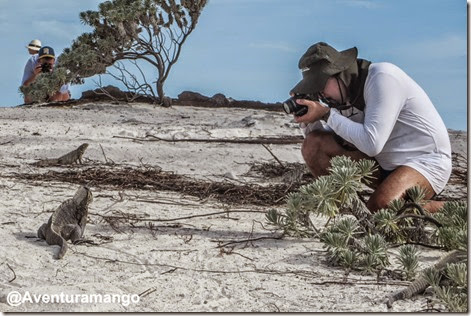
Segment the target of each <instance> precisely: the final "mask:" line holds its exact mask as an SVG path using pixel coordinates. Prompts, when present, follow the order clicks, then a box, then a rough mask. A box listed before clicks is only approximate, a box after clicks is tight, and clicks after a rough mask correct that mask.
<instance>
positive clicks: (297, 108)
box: [283, 94, 311, 116]
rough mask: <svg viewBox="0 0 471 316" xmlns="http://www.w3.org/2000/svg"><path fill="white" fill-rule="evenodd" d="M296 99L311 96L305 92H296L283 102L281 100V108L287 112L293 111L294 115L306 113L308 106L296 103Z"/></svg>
mask: <svg viewBox="0 0 471 316" xmlns="http://www.w3.org/2000/svg"><path fill="white" fill-rule="evenodd" d="M298 99H307V100H311V98H310V97H309V96H308V95H307V94H296V95H294V96H293V97H291V98H289V99H288V100H286V101H285V102H283V110H284V111H285V112H286V113H287V114H291V113H294V115H296V116H303V115H304V114H306V113H307V110H308V107H307V106H305V105H301V104H298V103H296V100H298Z"/></svg>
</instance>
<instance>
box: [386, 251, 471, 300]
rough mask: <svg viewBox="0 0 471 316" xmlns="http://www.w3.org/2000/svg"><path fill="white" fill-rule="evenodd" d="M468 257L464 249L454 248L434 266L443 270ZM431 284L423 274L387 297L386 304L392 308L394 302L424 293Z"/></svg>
mask: <svg viewBox="0 0 471 316" xmlns="http://www.w3.org/2000/svg"><path fill="white" fill-rule="evenodd" d="M466 258H467V254H466V252H465V251H462V250H453V251H450V252H449V253H447V254H446V255H445V256H444V257H443V258H441V259H440V260H439V261H438V262H437V263H436V264H435V265H434V266H433V267H432V268H433V269H435V270H438V271H441V270H443V269H444V268H445V267H446V265H447V264H449V263H457V262H460V261H462V260H465V259H466ZM429 285H430V284H429V283H428V281H427V280H426V278H425V277H424V275H423V274H422V275H421V276H419V277H418V278H417V279H416V280H414V282H412V283H411V284H410V285H409V286H408V287H406V288H405V289H402V290H400V291H398V292H396V293H394V294H392V295H390V296H389V297H388V298H387V299H386V302H385V303H386V305H387V306H388V308H391V306H392V304H393V303H394V302H395V301H398V300H405V299H408V298H411V297H412V296H414V295H417V294H419V293H422V292H423V291H425V289H426V288H427V287H428V286H429Z"/></svg>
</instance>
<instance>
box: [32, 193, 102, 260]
mask: <svg viewBox="0 0 471 316" xmlns="http://www.w3.org/2000/svg"><path fill="white" fill-rule="evenodd" d="M92 200H93V196H92V192H91V191H90V189H89V188H87V187H84V186H82V187H80V188H79V189H78V190H77V192H76V193H75V195H74V197H73V198H71V199H68V200H66V201H64V202H62V204H61V205H60V206H59V207H58V208H57V209H56V210H55V211H54V213H53V214H52V215H51V217H50V218H49V221H48V222H47V224H43V225H42V226H41V227H40V228H39V229H38V237H39V238H41V239H45V240H46V242H47V243H48V244H49V245H59V246H60V247H61V249H60V250H59V253H58V254H57V256H56V259H61V258H62V257H63V256H64V255H65V252H66V251H67V241H66V240H69V239H70V240H71V241H72V242H75V241H77V240H79V239H80V238H82V236H83V232H84V230H85V225H86V223H87V215H88V205H89V204H90V203H91V202H92Z"/></svg>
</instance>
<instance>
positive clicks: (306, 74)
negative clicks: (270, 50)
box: [291, 42, 358, 95]
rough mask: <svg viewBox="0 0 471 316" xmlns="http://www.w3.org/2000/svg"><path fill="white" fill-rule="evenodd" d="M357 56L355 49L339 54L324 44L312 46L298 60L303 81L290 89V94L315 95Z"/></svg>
mask: <svg viewBox="0 0 471 316" xmlns="http://www.w3.org/2000/svg"><path fill="white" fill-rule="evenodd" d="M357 56H358V50H357V48H356V47H352V48H349V49H346V50H344V51H341V52H339V51H337V50H336V49H335V48H333V47H332V46H330V45H329V44H326V43H324V42H319V43H316V44H314V45H312V46H311V47H309V48H308V50H307V51H306V52H305V53H304V55H303V56H301V58H300V59H299V64H298V67H299V69H301V71H302V74H303V79H302V80H301V81H300V82H299V83H298V84H297V85H296V86H294V88H293V89H291V93H295V94H311V95H317V93H319V92H320V91H322V90H323V89H324V87H325V84H326V83H327V80H328V79H329V78H330V77H331V76H333V75H336V74H338V73H341V72H342V71H344V70H346V69H347V68H349V67H350V66H351V65H352V64H353V63H354V62H355V61H356V59H357Z"/></svg>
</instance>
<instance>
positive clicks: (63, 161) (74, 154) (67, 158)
mask: <svg viewBox="0 0 471 316" xmlns="http://www.w3.org/2000/svg"><path fill="white" fill-rule="evenodd" d="M87 147H88V144H87V143H84V144H82V145H80V146H79V147H78V148H77V149H75V150H72V151H71V152H69V153H67V154H65V155H63V156H61V157H59V158H56V159H42V160H39V161H37V162H35V163H33V165H35V166H38V167H45V166H54V165H72V164H74V163H79V164H82V156H83V153H84V152H85V150H86V149H87Z"/></svg>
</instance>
